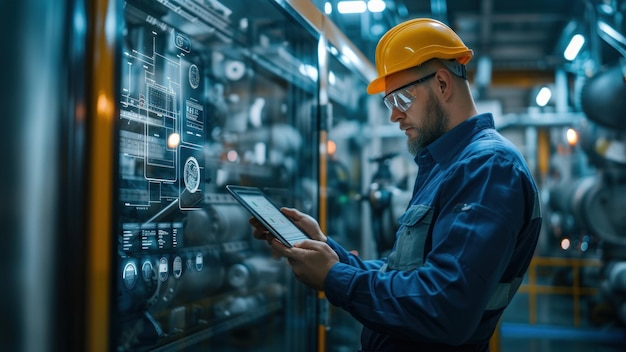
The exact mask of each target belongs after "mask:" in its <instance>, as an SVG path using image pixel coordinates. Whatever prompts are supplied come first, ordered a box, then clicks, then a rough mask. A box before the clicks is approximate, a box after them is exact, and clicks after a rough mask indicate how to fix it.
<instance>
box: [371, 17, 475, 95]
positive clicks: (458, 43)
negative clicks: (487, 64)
mask: <svg viewBox="0 0 626 352" xmlns="http://www.w3.org/2000/svg"><path fill="white" fill-rule="evenodd" d="M473 54H474V52H473V51H472V50H471V49H469V48H468V47H467V46H465V44H464V43H463V41H462V40H461V38H459V36H458V35H457V34H456V33H454V31H453V30H452V29H450V27H448V26H446V25H445V24H443V23H442V22H439V21H437V20H434V19H431V18H416V19H412V20H408V21H406V22H402V23H400V24H398V25H397V26H395V27H393V28H391V29H390V30H389V31H388V32H387V33H385V35H383V37H382V38H380V41H379V42H378V45H377V46H376V70H377V71H378V77H376V78H375V79H374V80H372V82H370V84H369V85H368V86H367V92H368V93H369V94H375V93H380V92H384V91H385V77H387V76H388V75H390V74H392V73H396V72H400V71H402V70H405V69H407V68H411V67H415V66H418V65H421V64H423V63H424V62H426V61H428V60H430V59H435V58H436V59H456V61H458V62H459V63H460V64H462V65H465V64H466V63H468V62H469V61H470V59H471V58H472V56H473Z"/></svg>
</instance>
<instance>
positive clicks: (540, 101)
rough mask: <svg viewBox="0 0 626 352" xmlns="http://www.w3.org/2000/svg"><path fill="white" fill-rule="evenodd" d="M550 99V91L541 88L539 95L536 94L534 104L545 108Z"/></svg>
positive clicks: (546, 88)
mask: <svg viewBox="0 0 626 352" xmlns="http://www.w3.org/2000/svg"><path fill="white" fill-rule="evenodd" d="M550 98H552V91H551V90H550V88H548V87H543V88H541V89H540V90H539V93H537V97H536V98H535V102H537V105H539V106H546V104H548V102H549V101H550Z"/></svg>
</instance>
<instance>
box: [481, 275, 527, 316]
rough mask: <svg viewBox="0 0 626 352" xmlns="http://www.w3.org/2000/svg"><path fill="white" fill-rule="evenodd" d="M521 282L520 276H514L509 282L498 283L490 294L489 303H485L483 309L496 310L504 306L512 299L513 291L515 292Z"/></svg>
mask: <svg viewBox="0 0 626 352" xmlns="http://www.w3.org/2000/svg"><path fill="white" fill-rule="evenodd" d="M521 284H522V278H521V277H516V278H515V279H513V281H511V282H501V283H499V284H498V287H496V291H495V292H494V293H493V295H492V296H491V299H490V300H489V303H487V307H486V308H485V310H496V309H502V308H504V307H506V306H507V305H508V304H509V303H510V302H511V300H512V299H513V295H515V292H517V289H518V288H519V286H520V285H521Z"/></svg>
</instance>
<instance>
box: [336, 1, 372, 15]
mask: <svg viewBox="0 0 626 352" xmlns="http://www.w3.org/2000/svg"><path fill="white" fill-rule="evenodd" d="M365 10H367V4H366V3H365V1H339V2H338V3H337V11H339V13H342V14H347V13H363V12H365Z"/></svg>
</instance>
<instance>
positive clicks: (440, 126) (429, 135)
mask: <svg viewBox="0 0 626 352" xmlns="http://www.w3.org/2000/svg"><path fill="white" fill-rule="evenodd" d="M428 95H429V99H428V105H427V106H426V115H425V118H424V123H423V124H422V127H415V129H416V130H417V137H416V138H415V139H409V140H408V141H407V147H408V149H409V153H411V154H412V155H417V154H419V153H420V152H421V151H422V150H424V148H426V147H427V146H428V145H429V144H430V143H432V142H434V141H435V140H436V139H437V138H439V137H441V136H442V135H443V134H444V133H446V121H445V116H444V112H443V109H442V108H441V104H439V101H438V100H437V97H435V95H434V94H433V91H432V90H429V93H428Z"/></svg>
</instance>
